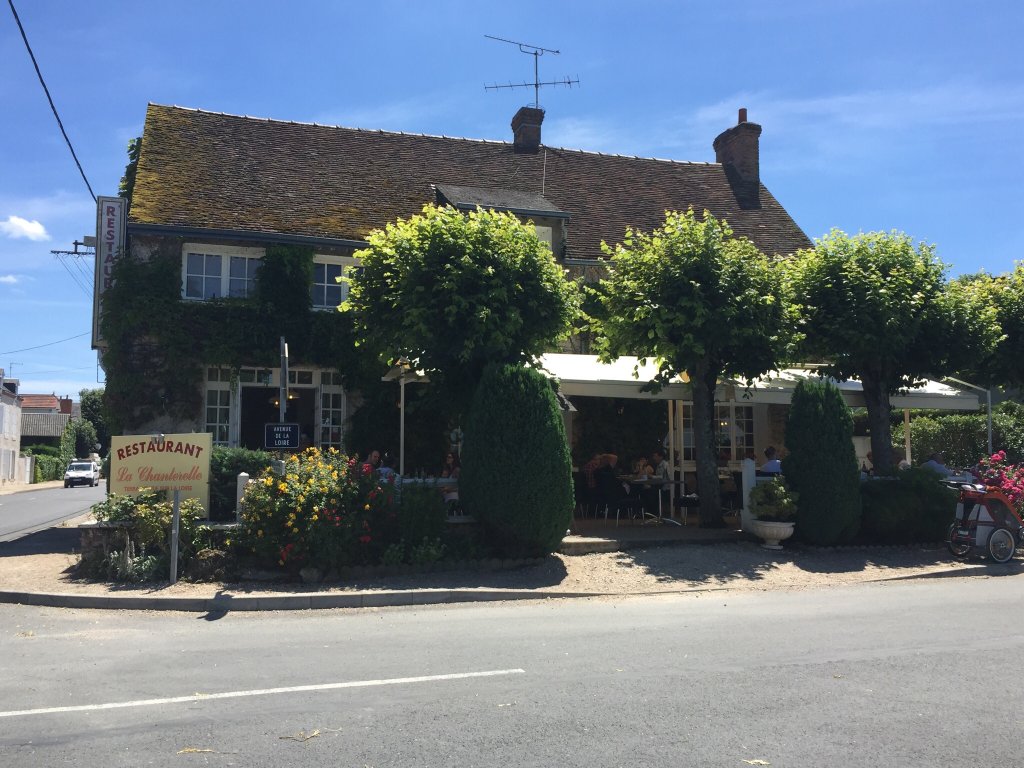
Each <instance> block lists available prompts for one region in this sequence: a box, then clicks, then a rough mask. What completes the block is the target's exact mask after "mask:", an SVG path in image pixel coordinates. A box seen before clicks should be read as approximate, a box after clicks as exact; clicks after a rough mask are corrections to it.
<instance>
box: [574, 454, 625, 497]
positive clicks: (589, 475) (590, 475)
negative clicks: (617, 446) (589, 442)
mask: <svg viewBox="0 0 1024 768" xmlns="http://www.w3.org/2000/svg"><path fill="white" fill-rule="evenodd" d="M618 463H619V457H618V456H616V455H615V454H614V453H595V454H594V457H593V458H592V459H591V460H590V461H588V462H587V463H586V464H584V465H583V468H582V469H581V470H580V471H581V472H582V473H583V477H584V478H585V479H586V481H587V488H588V489H590V490H592V491H593V490H596V489H597V486H598V481H599V480H600V478H601V476H602V475H608V474H611V475H614V474H615V465H616V464H618Z"/></svg>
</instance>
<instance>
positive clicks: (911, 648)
mask: <svg viewBox="0 0 1024 768" xmlns="http://www.w3.org/2000/svg"><path fill="white" fill-rule="evenodd" d="M1021 586H1022V580H1021V578H1020V577H1015V576H1008V577H1005V578H995V577H985V578H977V579H938V580H935V581H932V582H920V581H915V582H908V583H906V584H891V583H890V584H886V585H879V584H876V585H861V586H858V587H850V588H836V589H824V590H819V591H799V592H775V593H756V592H750V593H742V594H737V593H731V594H728V595H727V596H723V595H721V594H705V595H703V596H692V595H691V596H673V597H660V598H639V599H631V600H619V601H608V600H590V601H558V602H548V603H529V604H489V605H473V606H459V607H445V608H429V609H387V610H381V611H363V612H346V611H318V612H310V613H302V614H294V613H291V614H227V615H222V616H218V615H208V616H195V615H189V614H153V613H141V612H140V613H131V612H124V613H114V612H93V611H69V610H59V609H51V608H31V607H24V606H13V605H2V606H0V765H32V766H56V765H66V764H74V765H77V766H85V767H87V768H92V767H93V766H97V767H98V766H103V767H104V768H112V767H113V766H138V765H156V766H164V765H173V766H189V765H214V766H220V765H223V766H282V765H304V766H359V767H361V766H373V767H374V768H381V767H382V766H410V765H423V766H459V767H460V768H464V767H466V766H495V765H503V766H504V765H508V766H531V768H532V767H533V766H620V765H621V766H673V767H675V766H680V765H695V766H698V765H699V766H730V767H733V768H745V766H747V765H750V764H756V765H764V764H771V765H772V766H775V768H780V767H781V766H813V767H814V768H820V767H821V766H843V767H844V768H851V767H853V766H872V767H876V766H899V767H900V768H904V767H907V766H935V765H943V766H978V765H990V766H995V765H1014V764H1019V752H1020V734H1021V733H1022V731H1024V729H1022V725H1024V723H1022V716H1021V713H1022V712H1024V693H1022V691H1024V689H1022V686H1021V685H1020V669H1021V665H1020V659H1021V656H1022V653H1024V622H1022V621H1021V619H1020V617H1021V616H1022V615H1024V598H1022V593H1024V592H1022V590H1021ZM479 673H488V674H486V675H480V674H479ZM114 707H116V708H114ZM62 708H63V709H62ZM758 760H761V761H765V762H764V763H749V762H744V761H758Z"/></svg>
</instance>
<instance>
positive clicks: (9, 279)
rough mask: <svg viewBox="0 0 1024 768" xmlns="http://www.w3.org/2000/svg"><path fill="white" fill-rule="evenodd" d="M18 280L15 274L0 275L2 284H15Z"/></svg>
mask: <svg viewBox="0 0 1024 768" xmlns="http://www.w3.org/2000/svg"><path fill="white" fill-rule="evenodd" d="M18 282H19V281H18V276H17V275H0V283H2V284H3V285H17V284H18Z"/></svg>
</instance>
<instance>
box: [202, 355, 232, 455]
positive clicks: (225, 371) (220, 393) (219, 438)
mask: <svg viewBox="0 0 1024 768" xmlns="http://www.w3.org/2000/svg"><path fill="white" fill-rule="evenodd" d="M205 420H206V431H207V432H209V433H210V434H211V435H213V444H214V445H231V369H230V368H207V369H206V417H205Z"/></svg>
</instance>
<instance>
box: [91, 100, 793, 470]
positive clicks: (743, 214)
mask: <svg viewBox="0 0 1024 768" xmlns="http://www.w3.org/2000/svg"><path fill="white" fill-rule="evenodd" d="M543 119H544V112H543V111H542V110H539V109H534V108H530V107H524V108H522V109H520V110H519V111H518V112H517V113H516V115H515V116H514V118H513V120H512V124H511V127H512V136H511V139H512V140H511V141H510V142H508V141H483V140H475V139H462V138H452V137H448V136H425V135H417V134H407V133H394V132H386V131H376V130H363V129H352V128H338V127H331V126H323V125H315V124H304V123H294V122H286V121H277V120H266V119H257V118H251V117H240V116H235V115H227V114H220V113H214V112H204V111H199V110H193V109H183V108H179V107H169V106H162V105H157V104H151V105H149V107H148V110H147V114H146V121H145V128H144V132H143V136H142V144H141V150H140V154H139V159H138V164H137V168H136V174H135V181H134V190H133V193H132V196H131V207H130V212H129V216H128V220H127V227H126V229H127V242H126V248H125V252H126V253H127V255H128V258H129V259H131V260H133V261H135V262H139V263H147V262H148V263H154V262H155V261H158V260H162V263H163V264H165V265H166V266H167V268H166V269H165V270H164V271H162V272H161V274H165V275H166V274H167V272H168V271H173V273H174V278H173V279H174V280H176V281H178V282H179V285H178V286H175V287H174V288H173V291H174V293H175V294H176V296H177V300H178V301H180V302H181V303H183V304H192V303H194V304H195V305H196V306H200V305H202V304H206V303H213V304H230V303H231V302H233V301H237V302H239V303H240V305H241V304H242V303H245V302H246V301H251V295H252V290H253V286H254V278H255V275H256V274H257V272H258V270H259V269H260V267H261V264H262V260H263V259H264V257H265V256H266V255H267V253H268V249H271V248H273V247H274V246H276V245H281V244H284V245H301V246H308V247H311V248H312V249H313V251H314V254H315V255H314V272H313V277H312V281H311V284H310V285H309V295H310V301H311V303H312V307H313V310H314V311H316V310H323V311H327V312H329V311H332V310H334V308H335V307H336V306H337V305H338V304H339V303H340V302H341V301H342V300H343V299H344V297H345V291H346V286H345V285H344V284H341V285H339V284H338V283H337V282H336V280H335V278H336V277H337V276H338V275H340V274H341V273H342V270H343V268H344V267H345V266H347V265H352V264H354V263H355V259H354V253H355V252H356V251H357V250H358V249H359V248H360V247H362V246H363V245H364V244H365V240H366V237H367V235H368V234H369V232H371V231H372V230H374V229H377V228H381V227H383V226H385V225H386V224H388V223H389V222H391V221H394V220H395V219H396V218H399V217H408V216H411V215H413V214H416V213H418V212H419V211H420V210H421V209H422V207H423V205H424V204H426V203H438V204H449V205H452V206H454V207H456V208H459V209H463V210H474V209H476V207H477V206H481V207H484V208H493V209H496V210H504V211H510V212H512V213H514V214H516V215H518V216H519V217H520V218H521V219H522V220H523V221H530V222H532V223H533V224H534V226H535V227H536V230H537V233H538V236H539V237H540V238H541V239H543V240H545V241H546V242H547V243H548V244H549V245H550V246H551V249H552V252H553V254H554V256H555V257H556V259H557V260H558V261H559V262H560V263H561V264H562V265H563V266H564V267H565V268H566V269H567V271H568V272H569V274H570V275H571V276H578V275H583V276H585V277H587V278H588V279H596V278H597V277H599V276H600V275H601V274H602V272H603V267H602V265H603V259H604V256H603V252H602V249H601V243H602V241H606V242H608V243H615V242H619V241H621V240H622V238H623V236H624V233H625V230H626V228H627V227H635V228H641V229H645V230H650V229H653V228H655V227H657V226H660V225H661V224H662V223H663V222H664V213H665V211H666V210H669V209H672V210H685V209H687V208H689V207H691V206H692V207H693V208H694V209H695V210H697V211H703V210H705V209H706V210H709V211H710V212H711V213H712V214H714V215H715V216H716V217H718V218H724V219H727V220H728V222H729V224H730V226H731V227H732V228H733V229H734V230H735V232H736V233H737V234H738V235H742V236H746V237H748V238H750V239H751V240H752V241H753V242H754V243H755V244H756V245H757V246H758V247H759V248H760V249H761V250H762V251H765V252H766V253H769V254H789V253H792V252H794V251H796V250H797V249H800V248H804V247H807V246H809V245H810V244H811V242H810V240H809V239H808V237H807V236H806V235H805V234H804V232H803V231H802V230H801V229H800V227H799V226H797V224H796V222H794V221H793V219H792V217H790V215H789V214H788V213H787V212H786V210H785V209H784V208H783V207H782V206H781V205H780V204H779V202H778V201H777V200H776V199H775V198H774V197H773V196H772V194H771V193H770V192H769V191H768V189H767V188H766V187H765V186H764V184H762V183H761V178H760V161H759V137H760V134H761V126H759V125H757V124H755V123H751V122H749V121H747V119H746V110H741V112H740V118H739V122H738V124H736V125H734V126H732V127H730V128H728V129H727V130H725V131H724V132H722V133H721V134H720V135H719V136H718V137H717V138H715V140H714V142H713V146H714V151H715V156H716V162H713V163H709V162H680V161H675V160H658V159H651V158H640V157H627V156H621V155H611V154H602V153H597V152H586V151H582V150H578V149H565V148H559V147H551V146H547V145H545V144H544V143H543V142H542V140H541V126H542V123H543ZM246 341H248V342H249V343H250V344H253V345H255V344H256V343H257V341H256V340H254V339H252V338H242V339H240V341H239V343H240V344H244V343H245V342H246ZM273 341H276V339H273ZM267 342H268V340H266V339H264V340H262V341H259V343H260V344H262V345H263V346H267ZM115 343H116V344H117V345H119V346H117V348H116V350H115V351H116V353H117V355H119V357H120V359H122V360H123V359H125V358H126V356H129V355H130V356H132V367H131V369H130V371H129V370H128V369H127V368H125V369H124V370H125V371H126V375H132V376H137V378H136V379H135V380H134V381H133V386H135V387H139V386H142V383H143V382H151V383H152V386H153V387H159V386H162V378H163V377H162V374H161V373H160V370H161V369H160V365H161V362H162V358H161V354H162V352H161V345H160V344H159V343H152V340H151V339H148V338H147V337H146V336H145V334H144V333H142V332H140V333H139V334H138V335H136V336H135V337H127V336H126V337H122V338H119V339H118V340H117V341H116V342H115ZM577 351H579V350H577ZM267 352H268V350H267V349H252V350H251V354H249V355H248V359H246V357H247V356H246V354H245V353H244V352H243V353H242V354H240V355H239V354H236V355H234V362H233V363H232V364H225V361H224V360H223V359H218V360H213V359H211V360H204V361H201V362H202V366H201V371H202V373H201V375H200V377H197V379H196V380H195V382H194V388H195V390H194V391H195V399H194V402H195V406H194V407H190V408H189V411H188V413H186V414H185V415H184V416H181V415H173V414H171V412H170V410H168V409H161V408H156V407H151V408H149V411H148V412H146V414H145V415H144V416H141V417H139V418H135V419H134V420H133V419H132V417H131V413H130V411H131V410H132V408H131V406H132V403H131V402H127V403H124V406H125V407H124V408H122V411H123V412H124V415H125V418H126V420H127V423H126V425H125V426H126V430H128V431H132V432H136V433H145V432H154V431H160V432H170V431H192V430H196V431H204V432H211V433H212V434H213V436H214V441H215V443H217V444H221V445H231V446H237V445H241V446H247V447H260V442H261V440H262V425H263V423H264V422H267V421H276V420H277V403H276V397H275V395H276V393H277V391H278V386H279V383H280V376H281V369H280V367H279V366H278V365H276V364H275V362H273V361H271V362H269V363H268V362H267V360H268V354H267ZM340 373H342V372H341V371H339V370H337V369H336V368H332V367H330V364H329V363H326V364H325V363H324V362H316V361H314V360H311V359H292V361H291V365H290V369H289V383H290V397H293V398H294V402H290V403H289V405H288V409H289V410H288V419H287V420H288V421H296V422H298V423H299V424H300V426H301V430H302V432H303V433H304V434H306V435H308V436H310V438H311V440H312V442H313V444H315V445H318V446H321V447H329V446H338V447H340V446H341V445H342V439H343V435H344V429H345V424H346V420H347V418H348V416H349V415H350V411H351V410H352V405H353V398H352V397H351V394H352V393H349V392H347V391H346V390H345V388H344V387H343V385H342V377H341V376H340V375H339V374H340ZM107 376H108V390H107V391H108V394H109V393H111V392H112V390H114V389H116V387H117V381H116V379H117V376H118V372H117V371H116V370H111V369H109V368H108V370H107ZM136 391H138V390H136ZM687 407H688V406H686V405H685V404H684V410H685V408H687ZM755 411H756V412H755ZM140 413H141V411H140ZM719 415H720V421H722V423H723V424H726V425H727V426H726V427H723V429H726V430H727V431H728V432H729V434H730V435H732V436H733V437H732V439H731V442H730V448H729V451H730V455H729V458H730V459H731V460H738V459H741V458H743V457H744V456H745V455H746V454H747V453H750V452H751V451H753V450H754V449H755V447H756V446H755V444H756V445H757V446H760V447H763V446H764V445H767V444H769V443H770V442H778V441H779V438H778V437H777V436H775V434H774V433H775V432H776V431H777V428H778V425H779V423H780V419H779V418H778V416H777V415H776V416H770V415H769V413H768V410H767V409H766V408H764V407H762V408H759V409H755V408H753V407H752V406H750V405H746V404H744V403H743V402H741V401H737V400H735V399H733V398H732V397H730V398H729V399H728V401H727V402H723V403H722V404H721V408H720V414H719ZM687 428H688V427H687Z"/></svg>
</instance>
